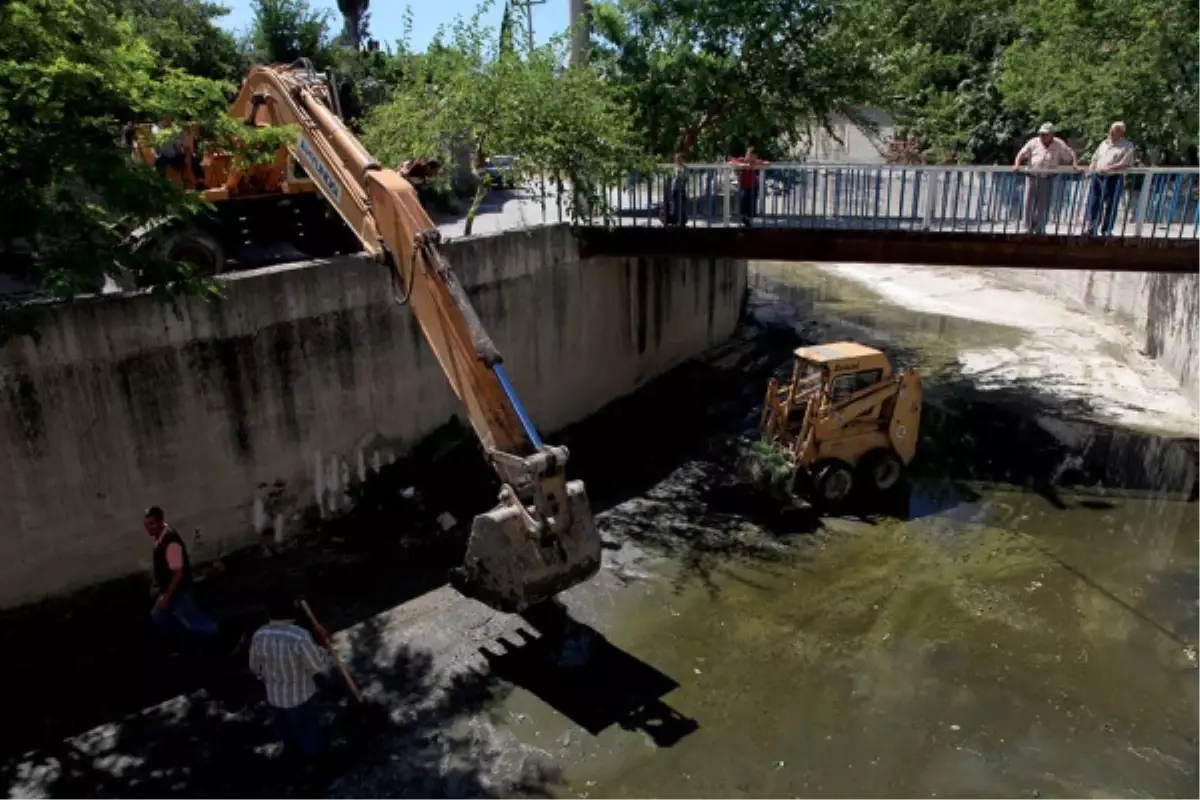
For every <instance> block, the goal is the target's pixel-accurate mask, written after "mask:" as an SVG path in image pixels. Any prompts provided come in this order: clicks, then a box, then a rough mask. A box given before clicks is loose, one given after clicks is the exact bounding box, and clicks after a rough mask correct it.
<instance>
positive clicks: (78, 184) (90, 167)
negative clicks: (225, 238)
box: [0, 0, 230, 324]
mask: <svg viewBox="0 0 1200 800" xmlns="http://www.w3.org/2000/svg"><path fill="white" fill-rule="evenodd" d="M229 88H230V87H229V86H228V85H225V84H222V83H219V82H216V81H211V80H208V79H205V78H197V77H195V76H191V75H188V74H186V73H184V72H182V71H180V70H178V69H174V68H162V67H160V66H159V64H158V59H157V57H156V54H155V52H154V50H153V49H152V48H151V46H150V45H149V44H148V43H147V42H146V41H145V40H144V39H142V38H140V37H139V36H138V35H137V34H136V32H135V23H134V22H133V21H132V20H130V19H129V18H122V17H119V16H117V15H116V14H115V13H114V11H113V10H112V7H111V6H110V5H108V4H106V3H105V2H104V0H9V2H8V3H6V4H4V5H3V6H0V153H3V158H0V260H2V261H3V263H4V265H5V267H6V269H9V270H10V271H12V270H19V271H24V270H27V271H28V273H29V277H30V278H32V279H33V280H35V281H37V282H39V283H40V284H41V285H43V286H45V287H46V288H48V289H49V290H51V291H52V292H54V293H55V294H57V295H59V296H64V297H70V296H72V295H74V294H76V293H78V292H80V291H91V290H94V289H96V288H97V287H98V286H99V285H100V284H101V283H102V282H103V280H104V277H105V276H106V275H112V274H116V273H120V272H122V271H123V270H134V269H136V270H139V271H140V272H141V274H142V275H143V276H144V277H145V279H146V280H148V281H149V282H151V283H154V284H157V285H160V286H168V285H169V286H171V287H172V288H174V289H175V290H189V289H201V288H204V287H205V286H206V284H205V282H204V281H203V280H202V278H201V276H199V275H197V274H196V273H195V271H194V270H193V269H191V268H190V267H188V266H186V265H183V264H173V263H167V262H165V261H164V260H162V259H161V258H159V257H157V256H156V255H155V254H154V252H153V249H151V248H143V250H144V251H145V252H143V251H138V252H131V251H130V249H129V248H128V247H127V245H126V243H125V242H126V237H127V236H128V234H129V233H130V232H131V231H132V230H134V229H135V228H137V227H138V226H141V225H143V224H145V223H147V222H148V221H150V220H153V219H158V218H162V217H170V216H186V215H187V214H189V213H191V212H192V211H194V210H195V209H196V208H197V207H198V204H199V203H198V201H197V200H195V199H194V198H190V197H187V196H185V195H184V194H183V193H182V192H180V191H178V190H177V189H176V188H175V187H174V186H172V185H171V184H170V183H169V182H168V181H167V180H166V179H164V178H162V177H160V176H159V174H158V173H157V172H156V171H155V170H153V169H151V168H149V167H146V166H143V165H140V164H135V163H134V162H133V161H132V160H131V159H130V157H129V154H128V152H127V151H125V150H123V149H122V148H121V147H120V146H119V143H120V140H121V126H122V124H123V123H126V122H131V121H139V120H144V119H155V118H157V117H158V116H159V115H161V114H162V113H164V112H172V113H174V114H175V115H176V116H177V117H179V118H181V119H200V118H205V117H211V116H212V115H213V114H214V113H217V112H219V111H220V110H222V109H223V108H224V107H225V93H226V91H227V90H228V89H229ZM4 311H5V312H12V311H13V309H12V308H11V307H10V308H7V309H4ZM0 316H3V317H4V319H3V320H0V324H4V323H7V322H11V319H12V315H11V313H6V314H3V315H0Z"/></svg>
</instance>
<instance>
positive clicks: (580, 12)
mask: <svg viewBox="0 0 1200 800" xmlns="http://www.w3.org/2000/svg"><path fill="white" fill-rule="evenodd" d="M567 2H568V3H569V4H570V5H569V9H570V15H571V18H570V25H571V26H572V29H571V66H572V67H576V66H580V65H583V64H586V63H587V55H588V45H589V44H590V43H591V38H592V9H591V3H590V2H589V1H588V0H567Z"/></svg>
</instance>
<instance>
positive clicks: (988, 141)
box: [851, 0, 1052, 163]
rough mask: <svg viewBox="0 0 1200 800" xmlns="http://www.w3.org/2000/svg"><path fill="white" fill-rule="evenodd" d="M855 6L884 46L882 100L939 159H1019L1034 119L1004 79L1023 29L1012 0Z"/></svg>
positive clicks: (908, 0) (880, 0)
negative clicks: (1008, 55)
mask: <svg viewBox="0 0 1200 800" xmlns="http://www.w3.org/2000/svg"><path fill="white" fill-rule="evenodd" d="M851 8H852V10H853V13H855V14H857V15H859V16H860V18H861V19H862V21H863V22H862V25H861V26H860V28H859V29H860V30H863V31H865V32H868V33H869V35H870V37H871V41H872V42H873V44H874V47H875V48H877V50H878V53H879V55H878V60H877V64H878V67H879V79H880V85H881V87H882V91H881V92H880V95H881V100H880V103H881V106H882V107H883V109H884V110H886V111H887V112H888V113H889V114H891V116H892V118H893V120H894V121H895V124H896V127H897V130H898V131H899V132H901V134H902V135H903V134H907V133H913V134H915V135H916V136H917V138H918V139H919V140H920V142H921V143H922V145H923V146H924V148H925V149H926V156H927V157H929V158H932V159H936V160H940V159H941V158H943V157H945V156H949V155H952V154H953V155H956V156H957V157H958V159H959V160H960V161H974V162H979V163H995V162H1007V161H1011V159H1012V157H1013V152H1014V148H1016V147H1019V146H1020V143H1021V142H1022V141H1023V140H1024V139H1025V138H1028V136H1029V135H1030V130H1031V124H1032V121H1033V118H1032V117H1031V116H1030V112H1029V110H1028V109H1027V108H1024V107H1022V106H1019V105H1013V104H1009V103H1006V102H1005V98H1004V95H1003V93H1002V91H1001V89H1000V85H999V84H1000V79H1001V71H1002V67H1003V57H1004V52H1005V49H1006V48H1007V47H1008V46H1009V45H1010V44H1012V43H1013V42H1014V41H1016V40H1017V39H1018V37H1019V36H1020V35H1021V33H1022V28H1021V26H1020V24H1019V22H1018V16H1017V15H1016V14H1015V13H1014V12H1013V6H1012V3H1011V2H1006V0H976V2H972V3H960V2H956V0H858V2H857V3H855V4H854V5H853V6H852V7H851ZM1049 83H1052V81H1048V80H1046V77H1045V76H1042V78H1041V79H1039V81H1038V85H1039V86H1042V87H1045V86H1047V85H1048V84H1049Z"/></svg>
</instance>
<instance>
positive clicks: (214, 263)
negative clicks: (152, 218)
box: [163, 229, 225, 275]
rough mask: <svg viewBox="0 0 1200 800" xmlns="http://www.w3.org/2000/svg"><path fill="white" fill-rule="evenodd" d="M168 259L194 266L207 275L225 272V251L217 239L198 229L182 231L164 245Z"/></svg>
mask: <svg viewBox="0 0 1200 800" xmlns="http://www.w3.org/2000/svg"><path fill="white" fill-rule="evenodd" d="M163 252H165V253H166V256H167V258H170V259H172V260H175V261H183V262H184V263H187V264H192V265H193V266H195V267H196V268H197V269H199V270H200V271H201V272H202V273H204V274H205V275H220V274H221V273H222V272H224V271H225V250H224V248H222V247H221V243H220V242H218V241H217V240H216V239H215V238H213V237H212V236H210V235H208V234H207V233H204V232H203V231H200V230H196V229H187V230H183V231H180V232H179V233H176V234H175V235H173V236H172V237H171V238H170V239H168V240H167V241H166V242H165V243H164V245H163Z"/></svg>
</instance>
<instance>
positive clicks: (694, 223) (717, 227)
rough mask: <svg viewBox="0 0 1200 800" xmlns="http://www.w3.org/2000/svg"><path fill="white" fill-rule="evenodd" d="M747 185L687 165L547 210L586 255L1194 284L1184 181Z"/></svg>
mask: <svg viewBox="0 0 1200 800" xmlns="http://www.w3.org/2000/svg"><path fill="white" fill-rule="evenodd" d="M754 174H755V181H754V188H753V190H752V191H750V192H746V191H743V190H742V189H741V188H740V187H739V186H738V181H737V177H736V174H735V168H732V167H730V166H728V165H724V164H699V165H689V166H688V167H687V169H686V171H685V173H684V178H683V180H682V181H681V182H680V181H677V180H676V179H675V178H673V177H672V176H671V175H669V174H665V173H660V174H654V175H636V174H635V175H631V176H630V177H629V179H628V181H627V182H626V184H625V185H623V186H620V187H612V188H609V189H607V190H606V191H604V192H603V194H604V195H606V196H607V208H606V209H605V211H604V213H602V214H601V213H599V212H597V211H593V213H592V214H591V215H590V216H587V215H584V214H579V213H572V212H571V210H570V209H569V208H568V209H567V211H566V212H564V211H563V210H562V209H563V207H564V204H563V203H562V202H561V201H560V202H559V203H558V208H559V213H560V214H563V213H565V214H566V215H568V216H571V217H573V218H574V221H575V222H576V223H577V224H579V227H580V230H579V234H580V236H581V238H582V244H583V247H584V248H585V250H586V251H587V252H588V253H589V254H591V255H642V256H655V255H711V256H714V257H717V256H734V257H744V258H753V259H763V260H787V261H858V262H876V263H913V264H945V265H958V266H981V267H987V266H1006V267H1035V268H1040V269H1047V268H1051V269H1090V270H1114V271H1137V272H1196V271H1197V262H1198V259H1200V204H1198V193H1200V174H1198V171H1197V169H1196V168H1194V167H1192V168H1169V169H1162V168H1158V169H1134V170H1130V171H1128V172H1127V173H1125V174H1124V175H1121V176H1115V177H1112V178H1109V179H1107V180H1106V179H1104V178H1101V177H1099V176H1096V175H1093V174H1092V173H1090V172H1088V171H1086V170H1082V171H1074V170H1062V171H1056V172H1037V173H1033V172H1030V171H1021V172H1018V171H1015V170H1013V169H1011V168H1008V167H975V166H966V167H964V166H901V165H886V166H855V165H812V164H781V165H771V166H769V167H766V168H759V169H756V170H755V171H754ZM681 186H682V188H683V193H682V194H677V192H678V191H679V189H680V187H681ZM566 205H567V206H570V202H569V201H568V202H567V203H566ZM578 205H579V206H580V207H582V206H583V204H582V203H579V204H578ZM679 208H681V209H682V210H683V214H682V216H680V215H677V214H675V211H676V209H679ZM747 211H748V212H749V213H748V214H747V213H746V212H747Z"/></svg>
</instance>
